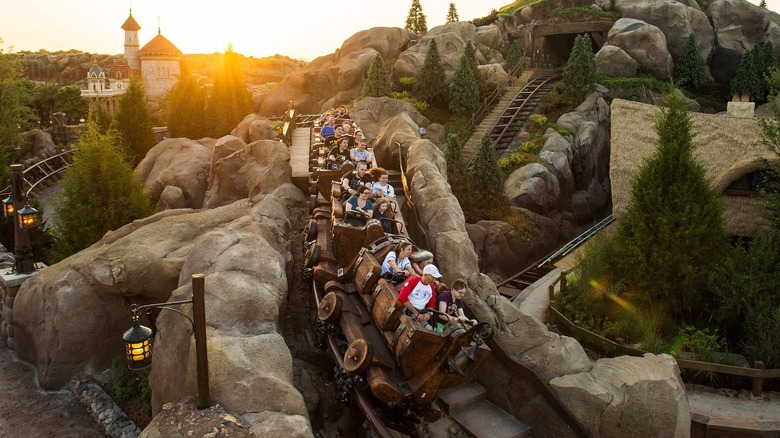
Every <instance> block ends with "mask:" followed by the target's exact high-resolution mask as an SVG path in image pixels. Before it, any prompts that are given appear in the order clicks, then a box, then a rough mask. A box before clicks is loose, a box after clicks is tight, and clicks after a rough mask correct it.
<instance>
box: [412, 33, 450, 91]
mask: <svg viewBox="0 0 780 438" xmlns="http://www.w3.org/2000/svg"><path fill="white" fill-rule="evenodd" d="M445 79H446V77H445V76H444V67H442V64H441V56H440V55H439V49H438V47H437V46H436V39H435V38H431V42H430V43H429V44H428V53H426V55H425V61H423V66H422V68H421V69H420V71H419V72H418V73H417V82H416V83H415V84H414V94H415V95H416V96H417V97H418V98H420V99H421V100H424V101H425V102H428V104H431V105H434V104H444V103H446V102H447V85H446V84H445Z"/></svg>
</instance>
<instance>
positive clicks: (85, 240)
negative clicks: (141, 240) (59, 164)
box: [54, 120, 152, 258]
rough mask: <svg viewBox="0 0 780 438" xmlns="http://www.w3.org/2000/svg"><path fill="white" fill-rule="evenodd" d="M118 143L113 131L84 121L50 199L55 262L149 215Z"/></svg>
mask: <svg viewBox="0 0 780 438" xmlns="http://www.w3.org/2000/svg"><path fill="white" fill-rule="evenodd" d="M118 145H119V142H118V139H117V133H116V132H115V131H109V132H108V133H106V134H101V133H100V131H99V130H98V127H97V125H96V124H95V122H94V121H93V120H89V121H87V124H86V127H85V129H84V131H83V132H82V133H81V137H80V138H79V143H78V146H77V147H76V151H75V152H74V155H73V165H72V166H71V167H70V168H68V170H67V172H66V173H65V177H64V178H63V179H62V181H61V183H60V185H61V187H62V190H61V192H60V193H59V194H58V195H57V198H56V199H55V201H54V209H55V212H56V213H55V216H56V217H57V223H56V225H55V229H54V230H55V234H56V236H57V244H56V252H57V255H58V257H59V258H65V257H67V256H69V255H71V254H74V253H76V252H78V251H81V250H82V249H84V248H86V247H87V246H89V245H92V244H93V243H95V242H96V241H98V240H99V239H100V238H101V237H102V236H103V235H104V234H105V233H106V232H107V231H109V230H115V229H118V228H119V227H121V226H123V225H125V224H127V223H129V222H131V221H133V220H135V219H139V218H143V217H146V216H147V215H149V214H151V212H152V208H151V204H150V202H149V198H148V197H147V196H146V195H145V194H144V192H143V187H142V186H141V183H140V181H138V179H136V177H135V175H133V168H132V167H131V166H130V164H129V163H128V161H126V159H125V156H124V154H123V153H122V150H121V149H120V147H119V146H118ZM73 206H78V208H73Z"/></svg>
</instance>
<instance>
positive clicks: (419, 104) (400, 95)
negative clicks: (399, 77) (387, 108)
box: [390, 91, 428, 113]
mask: <svg viewBox="0 0 780 438" xmlns="http://www.w3.org/2000/svg"><path fill="white" fill-rule="evenodd" d="M390 97H392V98H393V99H400V100H403V101H404V102H409V103H411V104H412V105H414V107H415V108H416V109H417V111H419V112H421V113H424V112H425V111H428V103H426V102H423V101H422V100H420V99H417V98H415V97H414V96H412V95H411V94H409V92H408V91H401V92H397V91H393V92H391V93H390Z"/></svg>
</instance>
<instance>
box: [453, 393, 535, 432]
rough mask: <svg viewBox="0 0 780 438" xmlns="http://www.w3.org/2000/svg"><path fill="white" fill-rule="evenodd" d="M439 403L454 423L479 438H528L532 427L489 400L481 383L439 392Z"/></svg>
mask: <svg viewBox="0 0 780 438" xmlns="http://www.w3.org/2000/svg"><path fill="white" fill-rule="evenodd" d="M439 400H440V401H441V402H442V403H443V405H444V408H445V409H446V410H447V412H448V413H449V414H450V416H451V417H452V419H453V420H455V422H457V423H458V424H460V425H461V427H463V428H464V429H465V430H466V431H467V432H468V433H469V434H471V436H474V437H476V438H527V437H530V436H531V427H530V426H528V425H527V424H525V423H523V422H522V421H520V420H518V419H517V418H515V417H513V416H512V415H510V414H509V413H507V412H506V411H505V410H503V409H501V408H499V407H498V406H496V405H494V404H493V403H492V402H491V401H490V400H488V399H487V390H486V389H485V387H483V386H482V385H480V384H479V383H467V384H465V385H460V386H456V387H454V388H448V389H444V390H441V391H439Z"/></svg>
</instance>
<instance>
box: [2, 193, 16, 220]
mask: <svg viewBox="0 0 780 438" xmlns="http://www.w3.org/2000/svg"><path fill="white" fill-rule="evenodd" d="M3 216H5V217H6V218H12V217H14V198H13V196H11V195H8V197H7V198H5V199H4V200H3Z"/></svg>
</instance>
